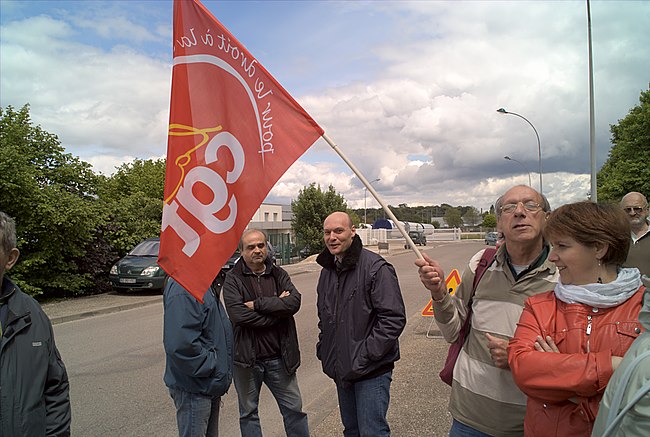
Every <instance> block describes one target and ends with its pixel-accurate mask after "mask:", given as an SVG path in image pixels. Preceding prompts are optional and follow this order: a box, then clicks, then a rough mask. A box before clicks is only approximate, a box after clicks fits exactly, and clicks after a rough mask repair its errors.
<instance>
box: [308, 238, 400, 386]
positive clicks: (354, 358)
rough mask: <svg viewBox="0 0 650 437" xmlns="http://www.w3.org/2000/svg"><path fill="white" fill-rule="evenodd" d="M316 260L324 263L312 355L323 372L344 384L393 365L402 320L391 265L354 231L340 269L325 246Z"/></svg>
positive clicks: (380, 371)
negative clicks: (363, 243)
mask: <svg viewBox="0 0 650 437" xmlns="http://www.w3.org/2000/svg"><path fill="white" fill-rule="evenodd" d="M316 261H317V262H318V263H319V264H320V265H321V266H323V269H322V270H321V274H320V279H319V280H318V287H317V292H318V303H317V306H318V318H319V322H318V328H319V330H320V333H319V336H318V344H317V345H316V355H317V356H318V359H319V360H321V362H322V365H323V371H324V372H325V374H327V375H328V376H329V377H330V378H332V379H334V380H335V381H336V382H337V383H342V384H344V385H345V384H350V383H354V382H356V381H359V380H363V379H368V378H373V377H375V376H378V375H381V374H383V373H385V372H387V371H389V370H391V369H393V367H394V363H395V361H397V360H399V358H400V355H399V342H398V337H399V336H400V334H401V333H402V331H403V330H404V325H405V324H406V314H405V313H406V311H405V308H404V301H403V299H402V292H401V290H400V287H399V282H398V280H397V275H396V273H395V269H394V268H393V266H392V265H390V264H389V263H388V262H387V261H386V260H385V259H384V258H382V257H381V256H379V255H377V254H376V253H374V252H371V251H369V250H367V249H364V248H363V247H362V244H361V238H359V236H358V235H355V237H354V239H353V241H352V245H351V246H350V248H349V249H348V251H347V253H346V255H345V256H344V258H343V261H342V266H341V268H340V269H337V267H336V265H335V263H334V256H333V255H332V254H330V252H329V250H328V249H325V250H324V251H323V252H322V253H321V254H320V255H318V258H317V259H316Z"/></svg>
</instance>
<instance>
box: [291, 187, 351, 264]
mask: <svg viewBox="0 0 650 437" xmlns="http://www.w3.org/2000/svg"><path fill="white" fill-rule="evenodd" d="M291 209H292V212H293V218H292V220H291V225H292V227H293V230H294V232H295V233H296V238H297V244H298V247H308V248H309V252H310V253H318V252H320V251H322V250H323V249H324V248H325V245H324V243H323V221H324V220H325V218H326V217H327V216H328V215H330V214H331V213H333V212H335V211H346V212H347V204H346V203H345V199H344V198H343V196H342V195H340V194H338V193H337V192H336V190H335V189H334V187H333V186H332V185H330V186H329V188H328V189H327V191H322V190H321V187H320V185H318V186H317V185H316V183H315V182H312V183H311V184H310V185H309V186H307V187H304V188H303V189H302V190H300V193H298V197H297V198H296V200H294V201H292V202H291Z"/></svg>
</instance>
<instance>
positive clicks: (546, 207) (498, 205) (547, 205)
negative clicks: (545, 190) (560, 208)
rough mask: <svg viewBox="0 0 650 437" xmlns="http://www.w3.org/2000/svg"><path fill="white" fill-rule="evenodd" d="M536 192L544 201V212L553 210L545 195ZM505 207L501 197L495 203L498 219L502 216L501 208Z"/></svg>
mask: <svg viewBox="0 0 650 437" xmlns="http://www.w3.org/2000/svg"><path fill="white" fill-rule="evenodd" d="M526 186H527V185H526ZM535 192H536V193H537V194H538V195H539V197H541V199H542V203H541V206H542V210H543V211H544V212H549V211H550V210H551V204H550V203H549V201H548V199H547V198H546V196H545V195H543V194H541V193H540V192H539V191H537V190H535ZM502 205H503V196H499V198H498V199H497V201H496V202H494V212H495V213H496V215H497V217H499V216H500V215H501V206H502Z"/></svg>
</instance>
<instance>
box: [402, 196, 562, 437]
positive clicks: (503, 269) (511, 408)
mask: <svg viewBox="0 0 650 437" xmlns="http://www.w3.org/2000/svg"><path fill="white" fill-rule="evenodd" d="M495 207H496V208H495V209H496V212H497V227H498V229H500V230H501V232H503V236H504V243H503V244H502V245H501V246H500V247H499V248H498V249H497V251H496V254H495V255H494V258H493V259H490V260H488V264H489V266H488V268H487V270H485V273H484V274H483V276H482V277H481V278H480V281H479V283H478V284H477V286H476V290H475V291H474V290H473V283H474V275H475V273H476V269H477V267H478V265H479V262H480V261H481V259H482V258H483V254H484V251H485V249H483V250H481V251H479V252H478V253H477V254H476V255H474V256H473V257H472V259H471V260H470V261H469V268H467V269H465V272H464V273H463V276H462V280H461V283H460V285H459V287H458V289H457V290H456V293H455V294H454V295H453V296H450V295H449V292H448V291H447V288H446V286H445V277H446V276H445V272H444V271H443V270H442V267H441V266H440V264H439V263H438V262H436V261H434V260H433V259H431V258H429V257H428V256H427V255H426V254H423V255H424V258H425V259H424V260H416V261H415V265H416V266H418V267H419V270H418V272H419V274H420V280H421V281H422V284H423V285H424V286H425V287H426V288H427V289H428V290H429V291H430V292H431V297H432V299H433V308H434V316H435V320H436V323H437V325H438V327H439V329H440V331H441V333H442V335H443V336H444V337H445V339H446V340H447V341H448V342H450V343H451V342H453V341H455V340H456V338H457V337H458V334H459V332H460V330H461V327H462V326H463V323H464V321H465V318H466V317H467V314H468V305H469V302H470V300H471V301H472V304H471V306H472V312H473V314H472V315H471V328H470V331H469V333H468V335H467V337H466V340H465V344H464V345H463V350H462V351H461V352H460V355H459V356H458V359H457V361H456V364H455V367H454V377H453V382H452V386H451V398H450V400H449V411H450V413H451V416H452V418H453V423H452V426H451V430H450V432H449V435H450V436H466V435H471V436H513V437H514V436H521V435H523V433H524V426H523V425H524V414H525V412H526V395H524V394H523V393H522V392H521V391H520V390H519V389H518V388H517V386H516V385H515V383H514V381H513V379H512V375H511V374H510V369H509V367H508V360H507V358H508V354H507V350H506V348H507V346H508V340H509V339H510V338H511V337H512V336H513V335H514V332H515V328H516V327H517V321H518V320H519V316H520V314H521V312H522V310H523V307H524V301H525V300H526V299H527V298H528V297H529V296H532V295H534V294H537V293H541V292H545V291H548V290H552V289H553V288H554V287H555V283H556V282H557V272H556V267H555V265H554V264H553V263H551V262H550V261H548V260H547V258H548V254H549V251H550V248H549V245H548V244H547V243H546V242H545V241H544V239H543V238H542V229H543V227H544V223H545V221H546V216H547V214H548V212H549V211H550V209H551V208H550V205H549V203H548V200H546V198H545V197H544V196H543V195H541V194H540V193H538V192H537V191H535V190H534V189H532V188H530V187H528V186H526V185H518V186H515V187H513V188H511V189H509V190H508V191H507V192H506V193H505V194H504V195H503V196H501V197H499V199H498V200H497V202H496V205H495Z"/></svg>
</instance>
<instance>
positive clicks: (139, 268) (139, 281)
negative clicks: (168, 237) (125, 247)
mask: <svg viewBox="0 0 650 437" xmlns="http://www.w3.org/2000/svg"><path fill="white" fill-rule="evenodd" d="M159 249H160V238H147V239H146V240H144V241H143V242H141V243H140V244H138V245H137V246H135V247H134V248H133V250H132V251H131V252H129V253H127V254H126V256H125V257H124V258H122V259H121V260H119V261H118V262H117V263H115V265H113V267H111V271H110V273H109V275H108V279H109V280H110V282H111V286H112V287H113V290H116V291H130V290H142V289H146V290H160V292H162V291H163V289H164V288H165V284H167V278H168V276H167V273H166V272H165V271H164V270H163V269H162V267H160V266H159V265H158V250H159Z"/></svg>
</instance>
